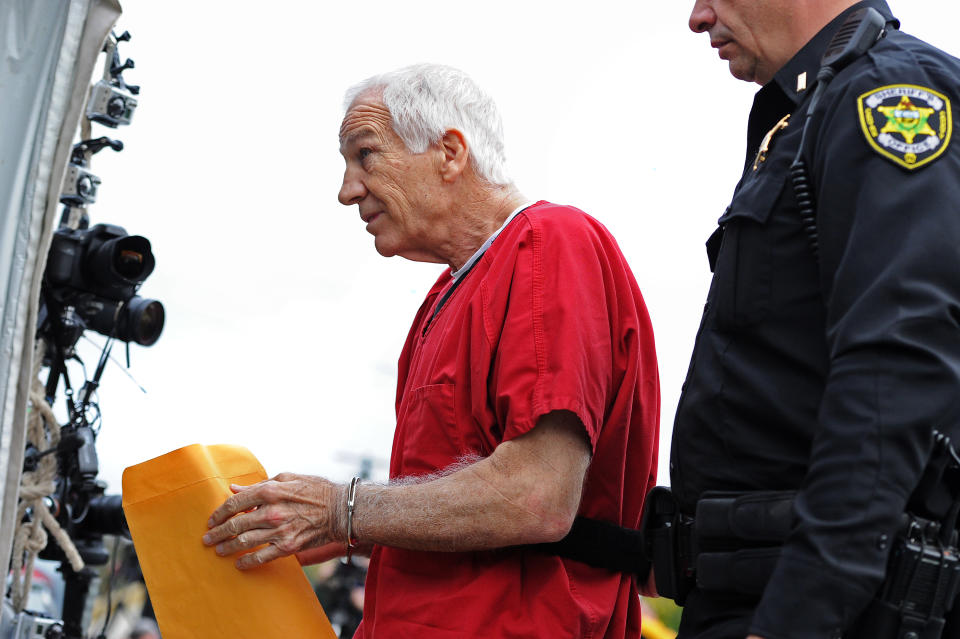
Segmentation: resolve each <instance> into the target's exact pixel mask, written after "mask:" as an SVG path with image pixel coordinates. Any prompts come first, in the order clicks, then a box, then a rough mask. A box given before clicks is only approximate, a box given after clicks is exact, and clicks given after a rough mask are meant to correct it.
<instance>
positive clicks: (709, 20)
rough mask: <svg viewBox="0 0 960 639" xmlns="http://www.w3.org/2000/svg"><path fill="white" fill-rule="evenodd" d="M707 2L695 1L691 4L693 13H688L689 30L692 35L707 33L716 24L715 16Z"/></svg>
mask: <svg viewBox="0 0 960 639" xmlns="http://www.w3.org/2000/svg"><path fill="white" fill-rule="evenodd" d="M710 5H711V3H710V1H709V0H696V2H694V3H693V11H691V12H690V22H689V23H688V24H689V25H690V30H691V31H693V32H694V33H703V32H704V31H708V30H709V29H710V28H711V27H712V26H713V25H715V24H716V23H717V14H716V13H714V11H713V7H712V6H710Z"/></svg>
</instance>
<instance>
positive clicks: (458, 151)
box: [440, 129, 470, 182]
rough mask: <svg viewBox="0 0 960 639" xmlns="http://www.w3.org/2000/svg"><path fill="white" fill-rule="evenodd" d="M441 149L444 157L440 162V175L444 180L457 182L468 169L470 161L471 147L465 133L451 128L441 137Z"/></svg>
mask: <svg viewBox="0 0 960 639" xmlns="http://www.w3.org/2000/svg"><path fill="white" fill-rule="evenodd" d="M440 150H441V151H443V159H442V161H441V164H440V177H442V178H443V181H444V182H455V181H457V179H458V178H459V177H460V176H461V175H462V174H463V172H464V171H466V169H467V165H468V163H469V161H470V147H469V146H468V145H467V140H466V138H464V137H463V133H461V132H460V131H458V130H457V129H449V130H447V132H446V133H444V134H443V137H442V138H440Z"/></svg>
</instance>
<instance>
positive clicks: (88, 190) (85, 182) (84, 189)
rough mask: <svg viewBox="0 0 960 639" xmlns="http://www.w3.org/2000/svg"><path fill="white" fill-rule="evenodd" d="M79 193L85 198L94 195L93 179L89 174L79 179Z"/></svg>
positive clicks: (87, 198)
mask: <svg viewBox="0 0 960 639" xmlns="http://www.w3.org/2000/svg"><path fill="white" fill-rule="evenodd" d="M77 195H79V196H80V197H82V198H83V199H85V200H89V199H90V196H91V195H93V180H91V179H90V176H89V175H84V176H83V177H81V178H80V179H79V180H77Z"/></svg>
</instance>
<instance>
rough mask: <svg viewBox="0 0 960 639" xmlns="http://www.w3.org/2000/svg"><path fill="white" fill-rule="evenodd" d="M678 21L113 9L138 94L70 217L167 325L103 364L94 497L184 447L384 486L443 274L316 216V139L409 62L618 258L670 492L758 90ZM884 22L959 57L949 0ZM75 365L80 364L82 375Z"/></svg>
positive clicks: (92, 360) (371, 10)
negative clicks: (480, 99) (107, 249)
mask: <svg viewBox="0 0 960 639" xmlns="http://www.w3.org/2000/svg"><path fill="white" fill-rule="evenodd" d="M691 6H692V2H679V1H671V2H650V1H649V0H642V1H635V2H626V1H620V0H618V1H613V0H594V1H592V2H589V3H583V2H576V3H574V2H565V1H559V0H558V1H553V2H549V3H547V2H541V1H539V0H535V1H533V0H531V1H527V2H517V1H512V2H505V1H503V0H490V1H488V2H484V3H476V4H467V3H450V2H441V1H439V0H411V1H408V2H405V3H397V2H386V1H383V0H367V1H366V2H363V3H346V2H343V3H321V2H307V1H297V2H294V1H292V0H285V1H281V0H278V1H276V2H272V3H263V2H252V1H248V0H232V1H230V2H227V1H226V0H205V1H204V2H202V3H201V2H193V1H191V2H187V1H185V0H169V1H166V2H162V3H161V2H148V1H147V0H126V1H125V2H123V7H124V14H123V16H121V18H120V20H119V22H118V24H117V29H118V32H122V31H123V30H128V31H129V32H130V33H131V35H132V36H133V39H132V40H131V41H130V42H128V43H123V44H121V49H120V51H121V55H122V56H123V57H124V58H126V57H131V58H133V59H134V60H135V63H136V67H135V68H134V69H131V70H128V71H127V72H125V75H124V77H125V79H126V80H127V82H128V83H131V84H139V85H141V87H142V89H141V93H140V96H139V106H138V108H137V110H136V113H135V115H134V117H133V122H132V124H131V125H130V126H128V127H122V128H120V129H117V130H111V129H107V128H106V127H102V126H99V125H94V131H93V133H94V135H95V136H100V135H109V136H111V137H115V138H119V139H121V140H122V141H123V142H124V144H125V149H124V151H122V152H121V153H118V154H114V153H112V152H111V151H109V150H107V151H103V152H101V153H100V154H99V155H97V156H95V157H94V158H93V161H92V163H91V170H92V171H93V172H94V173H96V174H97V175H99V177H100V178H101V179H102V180H103V183H102V184H101V186H100V189H99V193H98V201H97V203H96V204H94V205H93V206H91V208H90V216H91V221H92V223H101V222H103V223H112V224H118V225H120V226H123V227H125V228H126V230H127V231H128V232H129V233H131V234H137V235H144V236H146V237H147V238H149V239H150V241H151V242H152V243H153V251H154V254H155V256H156V261H157V266H156V270H155V271H154V274H153V275H152V276H151V277H150V278H149V279H148V280H147V282H146V283H145V284H144V285H143V287H142V289H141V291H140V294H141V295H143V296H144V297H150V298H155V299H159V300H161V301H162V302H163V304H164V306H165V307H166V313H167V321H166V327H165V329H164V333H163V335H162V337H161V338H160V340H159V341H158V342H157V343H156V344H155V345H154V346H152V347H150V348H143V347H139V346H136V345H134V346H132V347H131V349H130V350H131V363H132V366H131V368H130V369H129V373H130V374H131V375H132V376H133V377H134V378H135V379H136V383H135V382H133V381H131V380H130V379H128V378H127V376H126V375H125V374H124V370H123V366H122V365H117V364H112V365H110V366H109V367H108V368H107V370H106V372H105V374H104V376H103V379H102V380H101V390H100V393H99V403H100V409H101V412H102V415H103V421H102V426H101V429H100V433H99V436H98V440H97V449H98V452H99V455H100V469H101V470H100V477H101V478H102V479H104V480H106V481H107V482H108V484H109V489H108V491H109V492H112V493H118V492H120V477H121V474H122V472H123V469H124V468H125V467H127V466H130V465H133V464H136V463H140V462H142V461H145V460H147V459H150V458H153V457H156V456H158V455H162V454H164V453H166V452H169V451H171V450H174V449H176V448H179V447H182V446H186V445H189V444H194V443H201V444H220V443H228V444H236V445H242V446H246V447H247V448H249V449H250V450H251V451H252V452H253V453H254V454H255V455H256V456H257V457H258V458H259V459H260V461H261V462H262V464H263V465H264V467H265V469H266V470H267V473H268V474H270V475H273V474H276V473H279V472H284V471H289V472H301V473H309V474H317V475H323V476H326V477H329V478H331V479H335V480H345V479H348V478H349V477H350V476H351V475H353V474H355V472H356V471H357V470H358V469H359V464H360V460H361V458H364V457H367V458H370V459H372V460H374V468H373V472H374V477H375V478H380V479H383V478H385V477H386V472H387V469H386V464H387V461H388V460H389V454H390V446H391V442H392V435H393V426H394V419H395V415H394V399H395V385H396V367H397V358H398V356H399V353H400V349H401V347H402V345H403V341H404V339H405V337H406V334H407V331H408V330H409V327H410V323H411V321H412V319H413V315H414V313H415V312H416V310H417V308H418V307H419V306H420V303H421V301H422V299H423V296H424V295H425V294H426V291H427V289H428V288H429V287H430V286H431V284H432V283H433V282H434V281H435V280H436V278H437V277H438V276H439V275H440V274H441V273H442V272H443V270H444V267H443V266H441V265H436V264H423V263H414V262H409V261H405V260H403V259H402V258H399V257H394V258H389V259H387V258H383V257H381V256H380V255H379V254H377V253H376V251H375V250H374V247H373V238H372V236H370V235H369V234H368V233H367V232H366V231H365V230H364V224H363V223H362V222H361V220H360V218H359V215H358V212H357V209H356V207H350V208H347V207H344V206H341V205H340V204H339V203H338V202H337V199H336V197H337V191H338V190H339V187H340V183H341V179H342V175H343V159H342V158H341V157H340V155H339V152H338V140H337V131H338V128H339V125H340V120H341V118H342V116H343V105H342V100H343V94H344V91H345V90H346V89H347V88H348V87H349V86H351V85H352V84H355V83H356V82H359V81H360V80H363V79H364V78H366V77H368V76H371V75H373V74H376V73H380V72H383V71H387V70H391V69H395V68H398V67H401V66H405V65H407V64H413V63H419V62H434V63H442V64H449V65H452V66H456V67H459V68H461V69H463V70H464V71H466V72H467V73H468V74H470V75H471V76H472V77H473V78H474V79H475V80H476V81H477V82H478V83H479V84H480V85H481V86H482V87H484V88H485V89H486V90H487V92H488V93H490V94H491V95H492V96H493V98H494V99H495V100H496V101H497V103H498V105H499V107H500V110H501V114H502V116H503V120H504V129H505V136H506V146H507V155H508V162H509V168H510V172H511V175H512V176H513V178H514V181H515V183H516V185H517V186H518V188H519V189H520V191H521V192H523V193H524V194H525V195H526V196H528V197H529V198H530V199H532V200H536V199H547V200H550V201H553V202H557V203H562V204H572V205H574V206H577V207H579V208H581V209H583V210H585V211H587V212H588V213H590V214H591V215H592V216H594V217H596V218H597V219H598V220H600V221H601V222H602V223H603V224H604V225H606V226H607V227H608V228H609V229H610V230H611V231H612V233H613V234H614V236H615V237H616V238H617V241H618V242H619V244H620V246H621V248H622V250H623V252H624V254H625V256H626V258H627V260H628V261H629V263H630V265H631V267H632V269H633V271H634V274H635V276H636V278H637V281H638V283H639V284H640V288H641V290H642V291H643V295H644V297H645V300H646V303H647V306H648V309H649V312H650V316H651V319H652V321H653V326H654V331H655V334H656V342H657V349H658V356H659V366H660V378H661V386H662V411H661V426H660V428H661V438H660V439H661V445H660V476H659V483H661V484H667V483H669V476H668V472H667V459H668V457H669V445H670V430H671V425H672V423H673V416H674V410H675V407H676V404H677V400H678V398H679V394H680V387H681V384H682V383H683V378H684V375H685V373H686V369H687V365H688V362H689V357H690V352H691V349H692V346H693V341H694V337H695V335H696V331H697V326H698V325H699V321H700V314H701V311H702V308H703V303H704V300H705V297H706V293H707V288H708V286H709V277H710V273H709V269H708V265H707V260H706V255H705V251H704V246H703V244H704V242H705V240H706V239H707V237H708V236H709V235H710V233H711V232H712V231H713V230H714V228H715V227H716V220H717V218H718V217H719V216H720V215H721V213H722V212H723V210H724V208H725V207H726V205H727V203H728V202H729V199H730V197H731V195H732V192H733V187H734V185H735V183H736V181H737V179H738V178H739V173H740V169H741V167H742V165H743V157H744V151H745V134H746V121H747V115H748V113H749V108H750V104H751V101H752V98H753V94H754V93H755V91H756V90H757V89H758V88H759V87H757V86H756V85H752V84H747V83H743V82H740V81H737V80H734V79H733V78H732V77H731V76H730V75H729V73H728V71H727V68H726V63H725V62H724V61H722V60H720V59H718V58H717V55H716V51H714V50H713V49H711V48H710V46H709V39H708V37H707V36H706V35H703V34H701V35H696V34H693V33H691V32H690V31H689V29H688V27H687V17H688V13H689V10H690V7H691ZM891 6H892V8H893V10H894V13H895V14H897V15H898V17H900V18H901V20H902V22H903V29H904V30H905V31H907V32H909V33H913V34H915V35H918V36H920V37H923V38H924V39H927V40H928V41H930V42H931V43H933V44H935V45H937V46H940V47H941V48H944V49H946V50H947V51H949V52H950V53H952V54H954V55H960V40H958V36H957V33H956V28H955V25H957V24H960V3H957V2H956V0H911V1H910V2H908V1H907V0H892V1H891ZM267 7H269V9H267ZM97 73H99V71H98V72H97ZM91 339H92V340H93V341H95V342H102V338H101V337H100V336H99V335H97V334H93V335H91ZM98 354H99V350H98V349H97V348H96V347H95V346H94V345H92V344H88V343H86V342H83V343H82V349H81V355H82V356H83V358H84V360H85V361H86V364H87V369H88V370H89V371H92V370H93V369H94V367H95V365H96V360H97V357H98ZM114 357H115V358H116V359H117V360H118V361H119V362H122V361H123V359H124V357H123V349H122V348H116V349H115V350H114ZM78 376H79V372H75V373H73V378H74V379H73V381H74V384H75V385H79V384H78V382H77V379H78ZM141 386H142V387H143V388H144V389H145V390H146V392H145V393H144V392H141V390H140V387H141ZM58 402H61V403H62V399H58ZM61 412H62V411H61Z"/></svg>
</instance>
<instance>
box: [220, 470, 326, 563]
mask: <svg viewBox="0 0 960 639" xmlns="http://www.w3.org/2000/svg"><path fill="white" fill-rule="evenodd" d="M230 488H231V489H232V490H233V491H234V492H235V493H236V494H235V495H233V496H232V497H230V498H228V499H227V500H226V501H225V502H224V503H223V505H222V506H220V507H219V508H217V509H216V510H215V511H214V512H213V515H211V516H210V520H209V521H208V522H207V526H208V527H209V528H210V530H209V531H208V532H207V534H206V535H204V536H203V543H204V544H206V545H207V546H214V545H215V546H216V552H217V554H218V555H220V556H227V555H232V554H234V553H237V552H244V554H243V555H242V556H241V557H240V558H238V559H237V562H236V565H237V568H240V569H241V570H245V569H248V568H255V567H257V566H260V565H262V564H265V563H267V562H268V561H273V560H274V559H278V558H280V557H285V556H287V555H292V554H294V553H297V552H299V551H302V550H305V549H307V548H313V547H316V546H322V545H324V544H327V543H330V542H335V541H339V540H338V539H337V538H336V532H335V527H336V522H335V511H334V509H335V505H336V504H337V503H339V500H340V498H342V496H343V488H342V487H339V486H337V485H336V484H333V483H332V482H329V481H327V480H326V479H323V478H322V477H311V476H307V475H294V474H290V473H283V474H280V475H277V476H276V477H274V478H273V479H270V480H268V481H264V482H260V483H259V484H254V485H253V486H231V487H230ZM264 544H266V545H264ZM341 544H342V541H341ZM251 551H252V552H251Z"/></svg>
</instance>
